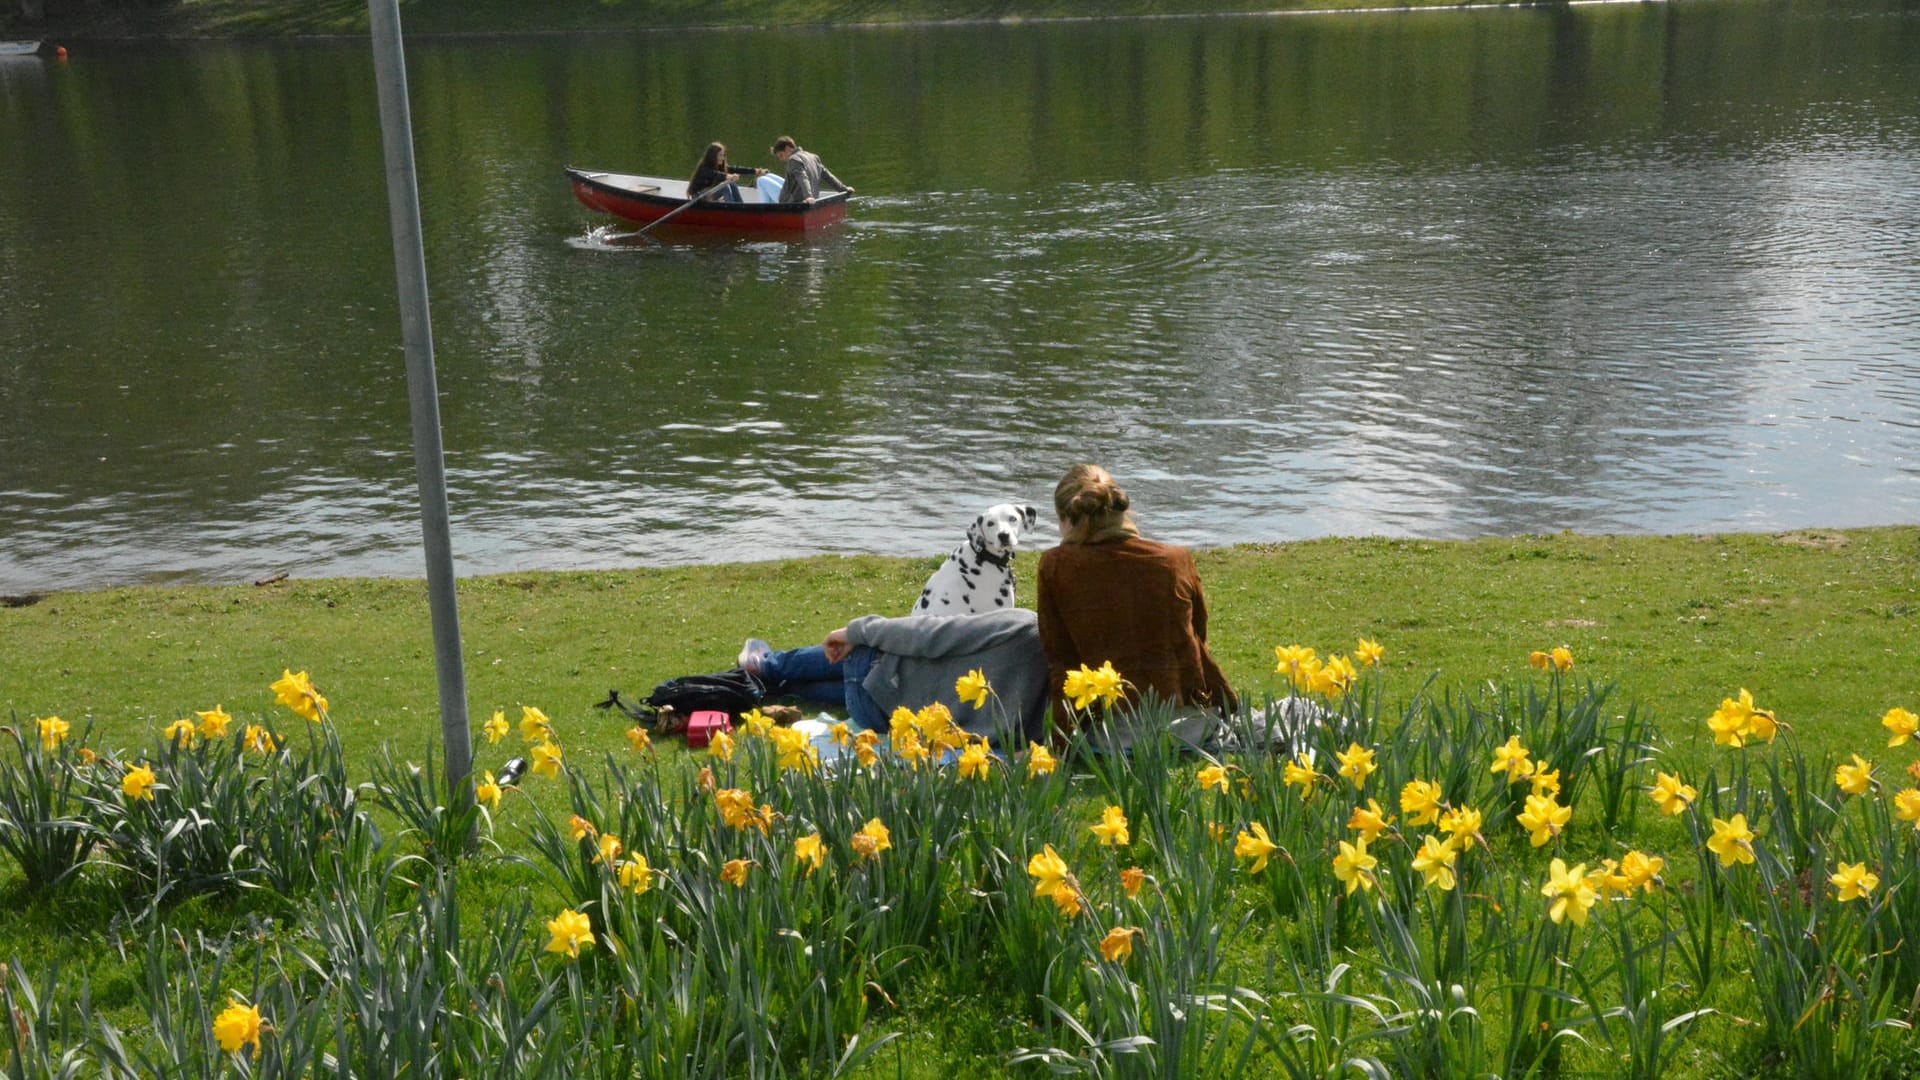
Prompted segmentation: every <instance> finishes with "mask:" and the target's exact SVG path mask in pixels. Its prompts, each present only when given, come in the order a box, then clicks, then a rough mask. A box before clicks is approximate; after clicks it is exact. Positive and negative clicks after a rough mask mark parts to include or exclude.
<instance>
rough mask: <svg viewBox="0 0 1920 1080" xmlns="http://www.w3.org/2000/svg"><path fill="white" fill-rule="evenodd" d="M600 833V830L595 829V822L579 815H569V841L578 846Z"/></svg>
mask: <svg viewBox="0 0 1920 1080" xmlns="http://www.w3.org/2000/svg"><path fill="white" fill-rule="evenodd" d="M599 832H600V830H599V829H597V828H595V827H594V824H593V822H591V821H588V820H587V819H586V818H583V817H581V816H580V815H579V814H570V815H568V817H567V839H569V840H572V841H573V842H574V843H576V844H577V843H579V842H580V841H582V840H585V839H586V838H587V837H589V836H595V835H598V834H599Z"/></svg>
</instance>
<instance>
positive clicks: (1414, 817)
mask: <svg viewBox="0 0 1920 1080" xmlns="http://www.w3.org/2000/svg"><path fill="white" fill-rule="evenodd" d="M1442 794H1443V793H1442V792H1441V790H1440V785H1439V784H1434V783H1429V782H1428V781H1425V780H1409V781H1407V784H1406V786H1405V787H1403V788H1401V789H1400V812H1401V813H1403V814H1405V815H1407V824H1408V825H1409V826H1420V825H1431V824H1433V823H1434V822H1436V821H1438V820H1440V812H1441V810H1443V809H1444V805H1443V804H1442V802H1441V798H1442Z"/></svg>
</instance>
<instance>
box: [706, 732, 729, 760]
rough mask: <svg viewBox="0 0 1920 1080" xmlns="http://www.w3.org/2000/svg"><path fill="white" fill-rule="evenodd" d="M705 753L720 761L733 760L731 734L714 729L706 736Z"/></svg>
mask: <svg viewBox="0 0 1920 1080" xmlns="http://www.w3.org/2000/svg"><path fill="white" fill-rule="evenodd" d="M707 753H709V754H712V755H713V756H714V757H717V758H719V759H720V760H721V761H732V760H733V736H731V735H729V734H727V733H726V732H724V731H716V732H714V733H713V734H712V735H709V736H708V737H707Z"/></svg>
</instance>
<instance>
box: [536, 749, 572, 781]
mask: <svg viewBox="0 0 1920 1080" xmlns="http://www.w3.org/2000/svg"><path fill="white" fill-rule="evenodd" d="M527 756H528V757H530V758H532V759H533V775H535V776H544V777H546V778H547V779H549V780H551V779H553V778H554V777H556V776H559V775H560V764H561V759H562V758H563V757H565V756H566V755H565V752H564V751H562V750H561V749H560V744H559V743H555V742H543V743H535V744H534V747H533V749H531V750H529V751H527Z"/></svg>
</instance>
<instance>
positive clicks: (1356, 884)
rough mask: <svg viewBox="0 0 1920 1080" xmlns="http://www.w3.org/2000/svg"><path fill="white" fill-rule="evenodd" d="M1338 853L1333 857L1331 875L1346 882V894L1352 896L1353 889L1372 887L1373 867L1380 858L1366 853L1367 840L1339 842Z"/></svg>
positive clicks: (1377, 863) (1378, 863)
mask: <svg viewBox="0 0 1920 1080" xmlns="http://www.w3.org/2000/svg"><path fill="white" fill-rule="evenodd" d="M1339 846H1340V853H1339V854H1337V855H1335V856H1334V857H1333V876H1334V877H1336V878H1338V879H1340V880H1341V881H1344V882H1346V883H1347V895H1348V896H1352V895H1353V891H1354V890H1355V889H1369V890H1370V889H1372V888H1373V868H1374V867H1376V866H1378V865H1380V860H1379V859H1378V858H1376V857H1375V856H1372V855H1369V854H1367V842H1366V841H1365V840H1355V841H1354V842H1353V843H1351V844H1349V843H1347V842H1346V841H1345V840H1342V841H1340V842H1339Z"/></svg>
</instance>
